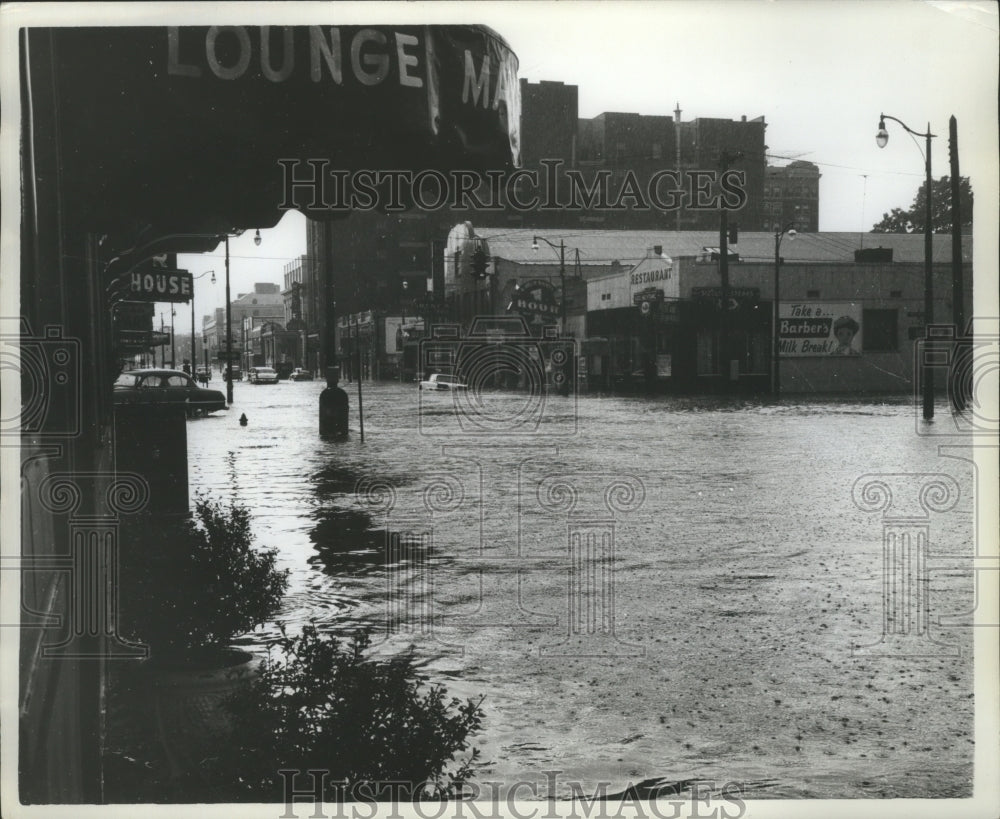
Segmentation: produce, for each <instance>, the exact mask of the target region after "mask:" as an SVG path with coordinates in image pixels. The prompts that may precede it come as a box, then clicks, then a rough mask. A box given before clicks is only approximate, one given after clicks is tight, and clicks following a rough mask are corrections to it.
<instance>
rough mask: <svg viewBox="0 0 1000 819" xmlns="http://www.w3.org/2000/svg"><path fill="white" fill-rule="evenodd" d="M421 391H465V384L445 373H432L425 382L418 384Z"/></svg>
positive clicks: (466, 387) (466, 386)
mask: <svg viewBox="0 0 1000 819" xmlns="http://www.w3.org/2000/svg"><path fill="white" fill-rule="evenodd" d="M420 389H421V390H467V389H469V387H468V385H467V384H463V383H462V381H461V380H460V379H458V378H457V377H456V376H454V375H447V374H445V373H433V374H432V375H431V376H430V377H429V378H428V379H427V380H426V381H421V382H420Z"/></svg>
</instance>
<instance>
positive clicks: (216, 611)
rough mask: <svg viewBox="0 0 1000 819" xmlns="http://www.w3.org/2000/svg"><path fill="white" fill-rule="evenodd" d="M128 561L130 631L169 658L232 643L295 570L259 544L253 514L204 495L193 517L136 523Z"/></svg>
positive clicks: (276, 601)
mask: <svg viewBox="0 0 1000 819" xmlns="http://www.w3.org/2000/svg"><path fill="white" fill-rule="evenodd" d="M133 525H134V526H135V527H136V528H135V533H134V535H133V537H131V538H130V540H131V554H130V555H128V556H127V557H126V559H125V560H124V561H123V566H122V584H121V595H120V597H121V611H122V620H123V623H122V625H123V627H122V631H123V633H125V634H127V635H129V636H131V637H133V638H134V639H137V640H140V641H142V642H145V643H148V644H149V645H150V647H151V653H152V655H153V656H154V657H155V658H157V659H164V660H166V661H172V660H178V661H180V660H185V661H190V660H191V659H192V658H194V657H197V655H199V654H210V653H213V652H217V651H218V649H220V648H223V647H225V646H226V645H228V644H229V643H230V642H232V640H233V638H234V637H237V636H238V635H240V634H244V633H246V632H248V631H252V630H253V629H254V628H256V627H258V626H260V625H262V624H264V623H265V622H267V621H268V620H269V619H270V618H271V617H272V616H273V615H274V614H275V613H276V612H277V610H278V607H279V605H280V603H281V598H282V596H283V594H284V592H285V588H286V587H287V585H288V572H287V570H285V571H279V570H278V569H276V568H275V562H276V552H275V550H273V549H256V548H254V545H253V534H252V532H251V530H250V513H249V510H248V509H246V507H243V506H240V505H238V504H236V503H233V504H231V505H230V506H229V507H228V508H226V507H223V506H222V505H221V504H219V503H217V502H213V501H209V500H207V499H206V498H204V497H199V498H198V499H197V501H196V503H195V512H194V516H193V518H192V517H188V518H185V519H182V520H180V521H174V522H167V523H165V522H164V521H163V519H161V518H157V519H144V520H141V521H138V522H135V523H134V524H133Z"/></svg>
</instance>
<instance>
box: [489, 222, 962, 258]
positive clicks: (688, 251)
mask: <svg viewBox="0 0 1000 819" xmlns="http://www.w3.org/2000/svg"><path fill="white" fill-rule="evenodd" d="M475 232H476V236H478V237H481V238H484V239H487V240H488V242H489V252H490V255H491V256H499V257H500V258H502V259H507V260H509V261H513V262H517V263H519V264H545V265H551V264H554V263H558V262H559V250H558V246H559V243H560V241H562V242H564V243H565V245H566V264H567V265H572V266H575V265H576V252H577V250H579V251H580V265H581V266H584V265H609V264H611V263H612V262H614V261H618V262H620V263H621V264H623V265H634V264H636V263H637V262H639V261H640V260H641V259H643V258H645V256H646V252H647V251H648V249H649V248H651V247H654V246H655V245H661V246H662V247H663V253H664V254H665V255H667V256H670V257H671V258H682V257H689V256H701V255H703V254H704V252H705V251H704V249H705V248H706V247H718V246H719V231H717V230H685V231H671V230H663V231H654V230H573V229H566V230H549V229H533V228H515V229H511V228H475ZM534 236H538V237H540V238H542V239H548V240H549V241H550V242H552V243H553V244H554V245H556V247H555V248H552V247H549V246H548V245H547V244H546V243H545V242H544V241H539V242H538V250H532V249H531V244H532V238H533V237H534ZM862 247H863V248H866V249H870V248H876V247H883V248H892V251H893V256H892V258H893V262H910V263H919V262H923V260H924V236H923V234H922V233H864V234H862V233H853V232H852V233H843V232H818V233H799V234H796V236H795V237H794V239H791V238H790V237H788V236H785V238H784V239H783V240H782V244H781V256H782V258H783V259H784V260H785V261H786V262H817V263H820V262H853V261H854V251H855V250H858V249H860V248H862ZM729 248H730V250H731V251H732V252H735V253H738V254H739V255H740V259H741V260H742V261H748V262H753V261H773V260H774V233H773V232H770V231H767V232H764V231H745V232H744V231H740V234H739V241H738V242H736V243H735V244H730V246H729ZM933 253H934V255H933V259H934V261H935V262H939V263H946V262H950V261H951V236H950V235H948V234H937V235H935V236H934V242H933ZM962 260H963V261H965V262H971V261H972V237H971V236H963V237H962Z"/></svg>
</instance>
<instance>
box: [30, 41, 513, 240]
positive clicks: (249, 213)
mask: <svg viewBox="0 0 1000 819" xmlns="http://www.w3.org/2000/svg"><path fill="white" fill-rule="evenodd" d="M21 60H22V65H23V67H24V71H23V77H24V86H23V88H24V95H23V99H24V102H25V104H24V105H23V112H24V113H23V116H24V136H25V140H26V149H27V152H26V154H25V160H26V170H25V173H26V174H30V173H31V171H30V167H31V162H32V157H33V155H34V153H35V152H38V151H42V152H44V153H46V154H49V155H51V152H53V151H55V152H57V154H58V162H57V166H58V169H59V179H58V180H57V182H56V184H58V186H59V189H60V196H61V201H62V207H63V210H64V213H65V214H67V215H68V216H69V218H72V219H73V220H74V223H75V224H77V225H78V226H79V227H80V228H82V229H85V230H89V231H93V232H95V233H102V232H114V231H120V230H122V229H123V227H124V226H134V227H133V229H134V230H135V231H140V230H148V229H149V226H155V229H154V231H153V232H154V233H155V234H158V235H166V234H177V233H190V234H210V233H219V234H221V233H224V232H231V231H232V230H234V229H240V228H255V227H269V226H272V225H274V224H276V223H277V222H278V221H279V220H280V219H281V217H282V216H283V214H284V211H282V210H281V209H280V206H281V205H282V203H283V202H284V194H285V190H284V181H285V176H284V174H285V168H283V167H282V166H281V165H279V161H281V160H299V161H300V162H299V165H298V169H297V170H296V173H297V174H298V176H299V177H301V176H302V175H304V174H308V169H309V167H310V166H308V165H307V164H306V163H308V162H309V160H320V161H326V162H327V165H326V166H325V167H327V168H328V169H330V170H343V171H353V170H358V169H369V168H370V169H374V170H424V169H436V170H444V171H447V170H454V169H458V168H469V169H473V170H477V169H479V170H481V169H487V168H509V167H513V166H515V165H516V164H518V162H519V144H518V143H519V135H518V129H519V120H520V95H519V87H518V81H517V58H516V57H515V55H514V54H513V52H512V51H511V50H510V48H509V47H508V46H507V44H506V42H505V41H504V40H503V39H502V38H501V37H500V36H499V35H498V34H497V33H495V32H494V31H492V30H490V29H488V28H486V27H483V26H386V25H377V26H290V27H267V26H261V27H257V26H254V27H250V26H213V27H132V28H129V27H123V28H87V27H81V28H28V29H24V30H23V31H22V36H21ZM303 199H304V200H305V204H306V205H308V204H310V203H311V198H310V197H308V196H306V197H302V196H301V195H300V196H299V201H300V203H302V200H303ZM301 209H302V210H304V211H305V212H306V213H307V215H309V216H311V217H319V218H322V217H325V216H334V215H342V214H333V213H330V212H329V211H328V210H327V209H326V208H324V207H322V206H320V207H317V208H312V209H311V208H309V207H301ZM127 232H128V231H126V233H127Z"/></svg>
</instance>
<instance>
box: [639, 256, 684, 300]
mask: <svg viewBox="0 0 1000 819" xmlns="http://www.w3.org/2000/svg"><path fill="white" fill-rule="evenodd" d="M628 286H629V291H630V292H631V293H632V295H633V304H636V303H637V302H635V301H634V297H635V295H636V294H637V293H640V292H644V291H646V290H649V289H650V288H653V289H655V290H658V291H660V292H661V293H662V294H663V296H664V297H665V298H668V299H676V298H679V297H680V287H679V284H678V280H677V276H676V275H675V274H674V262H673V259H671V258H670V257H669V256H663V255H653V256H650V257H649V258H646V259H643V260H642V261H641V262H639V264H637V265H636V266H635V267H633V268H632V269H631V270H630V271H629V272H628Z"/></svg>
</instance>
